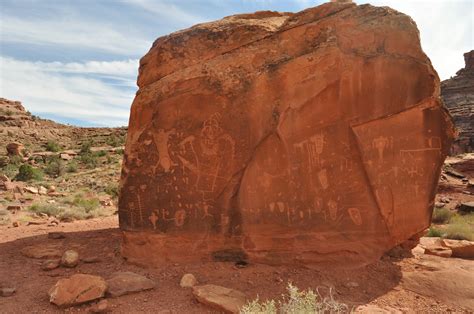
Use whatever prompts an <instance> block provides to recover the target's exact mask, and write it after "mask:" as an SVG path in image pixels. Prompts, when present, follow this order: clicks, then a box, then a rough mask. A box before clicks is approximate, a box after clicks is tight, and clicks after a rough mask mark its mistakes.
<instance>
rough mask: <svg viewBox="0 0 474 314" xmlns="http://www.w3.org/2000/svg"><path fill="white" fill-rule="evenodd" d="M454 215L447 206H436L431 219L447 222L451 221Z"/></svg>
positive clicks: (438, 222)
mask: <svg viewBox="0 0 474 314" xmlns="http://www.w3.org/2000/svg"><path fill="white" fill-rule="evenodd" d="M452 215H453V213H452V212H451V211H450V210H449V209H447V208H444V207H441V208H437V207H435V209H434V210H433V216H432V218H431V221H432V222H434V223H437V224H445V223H448V222H449V220H450V219H451V216H452Z"/></svg>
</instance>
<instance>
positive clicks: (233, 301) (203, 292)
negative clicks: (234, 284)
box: [193, 285, 247, 313]
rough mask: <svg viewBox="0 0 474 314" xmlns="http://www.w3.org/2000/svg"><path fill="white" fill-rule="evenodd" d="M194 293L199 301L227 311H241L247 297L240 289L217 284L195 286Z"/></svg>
mask: <svg viewBox="0 0 474 314" xmlns="http://www.w3.org/2000/svg"><path fill="white" fill-rule="evenodd" d="M193 294H194V296H195V297H196V299H197V300H198V301H199V302H201V303H203V304H207V305H209V306H211V307H214V308H216V309H218V310H220V311H224V312H226V313H239V311H240V308H241V307H242V306H243V305H244V304H245V302H246V298H247V296H246V295H245V294H244V293H242V292H240V291H237V290H233V289H229V288H226V287H221V286H216V285H204V286H194V287H193Z"/></svg>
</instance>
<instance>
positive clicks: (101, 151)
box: [94, 150, 107, 157]
mask: <svg viewBox="0 0 474 314" xmlns="http://www.w3.org/2000/svg"><path fill="white" fill-rule="evenodd" d="M94 155H95V156H96V157H104V156H106V155H107V152H106V151H105V150H100V151H98V152H96V153H95V154H94Z"/></svg>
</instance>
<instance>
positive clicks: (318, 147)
mask: <svg viewBox="0 0 474 314" xmlns="http://www.w3.org/2000/svg"><path fill="white" fill-rule="evenodd" d="M138 83H139V86H140V90H139V92H138V93H137V96H136V98H135V100H134V103H133V106H132V112H131V116H130V125H129V131H128V138H127V144H126V150H125V158H124V165H123V173H122V184H121V196H120V201H119V203H120V204H119V217H120V226H121V228H122V230H123V235H124V239H123V246H122V250H123V254H124V255H125V256H126V257H127V258H128V259H130V260H133V261H135V262H139V263H144V264H157V263H161V262H164V261H183V260H200V259H203V258H204V259H207V258H209V259H210V258H214V259H220V260H238V259H248V260H250V261H254V262H264V263H273V264H280V263H302V264H306V265H333V266H335V265H344V266H354V265H360V264H361V263H367V262H370V261H373V260H374V259H375V258H378V257H379V256H380V255H381V254H382V253H383V252H385V251H386V250H388V249H390V248H392V247H393V246H395V245H397V244H399V243H401V242H403V241H405V240H406V239H408V238H410V237H411V236H412V235H414V234H416V233H418V232H420V231H422V230H424V229H425V228H426V227H427V226H428V225H429V222H430V217H431V211H432V206H433V201H434V195H435V191H436V185H437V180H438V176H439V172H440V167H441V165H442V162H443V160H444V158H445V156H446V153H447V151H448V150H449V147H450V144H451V140H452V137H453V128H452V124H451V120H450V117H449V115H448V114H447V113H446V111H445V110H444V109H443V108H442V107H441V106H440V102H439V99H438V96H439V79H438V76H437V74H436V72H435V71H434V70H433V68H432V66H431V63H430V61H429V59H428V58H427V57H426V56H425V54H424V53H423V52H422V50H421V47H420V43H419V35H418V31H417V29H416V26H415V24H414V22H413V21H412V20H411V19H410V18H409V17H408V16H406V15H403V14H400V13H398V12H396V11H393V10H391V9H388V8H377V7H372V6H370V5H362V6H357V5H355V4H351V3H327V4H324V5H321V6H319V7H316V8H312V9H308V10H305V11H302V12H300V13H297V14H294V15H293V14H291V15H290V14H278V13H272V12H259V13H256V14H254V15H251V14H247V15H241V16H233V17H229V18H225V19H223V20H220V21H217V22H212V23H207V24H201V25H197V26H195V27H192V28H190V29H187V30H184V31H180V32H177V33H174V34H171V35H169V36H166V37H162V38H160V39H158V40H157V41H156V42H155V43H154V45H153V47H152V49H151V50H150V52H149V53H148V54H147V55H146V56H145V57H144V58H143V59H142V60H141V66H140V76H139V79H138Z"/></svg>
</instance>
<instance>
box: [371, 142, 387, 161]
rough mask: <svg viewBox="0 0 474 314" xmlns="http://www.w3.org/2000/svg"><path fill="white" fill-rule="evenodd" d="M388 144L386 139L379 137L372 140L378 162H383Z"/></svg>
mask: <svg viewBox="0 0 474 314" xmlns="http://www.w3.org/2000/svg"><path fill="white" fill-rule="evenodd" d="M389 144H390V141H389V140H388V138H386V137H383V136H379V137H377V138H375V139H374V142H373V145H374V147H375V148H376V149H377V152H378V157H379V161H382V160H383V154H384V151H385V149H387V148H388V146H389Z"/></svg>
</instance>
